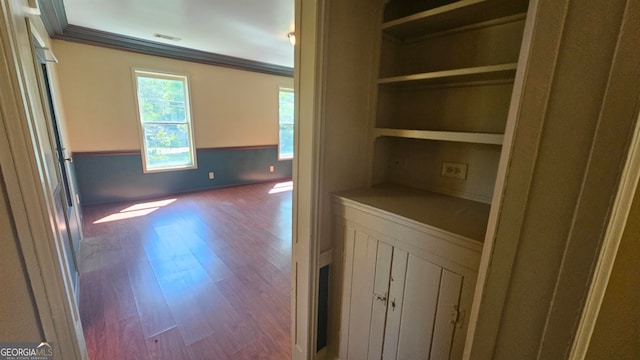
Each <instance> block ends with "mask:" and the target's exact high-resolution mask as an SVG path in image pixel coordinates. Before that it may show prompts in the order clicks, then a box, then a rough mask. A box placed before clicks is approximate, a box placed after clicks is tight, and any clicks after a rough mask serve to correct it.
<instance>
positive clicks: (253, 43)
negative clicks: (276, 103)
mask: <svg viewBox="0 0 640 360" xmlns="http://www.w3.org/2000/svg"><path fill="white" fill-rule="evenodd" d="M64 7H65V12H66V15H67V21H68V22H69V24H71V25H77V26H82V27H87V28H91V29H96V30H102V31H107V32H111V33H117V34H121V35H126V36H130V37H135V38H141V39H146V40H151V41H155V42H161V43H166V44H171V45H176V46H181V47H186V48H191V49H196V50H202V51H206V52H211V53H216V54H222V55H228V56H234V57H239V58H243V59H249V60H255V61H260V62H264V63H268V64H274V65H280V66H287V67H293V46H292V45H291V44H290V43H289V39H288V38H287V34H288V33H289V32H291V31H293V26H294V25H293V24H294V23H293V21H294V0H64ZM155 33H160V34H164V35H170V36H173V37H178V38H181V40H179V41H171V40H166V39H161V38H157V37H154V36H153V35H154V34H155Z"/></svg>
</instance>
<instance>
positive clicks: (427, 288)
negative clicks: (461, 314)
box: [384, 252, 462, 360]
mask: <svg viewBox="0 0 640 360" xmlns="http://www.w3.org/2000/svg"><path fill="white" fill-rule="evenodd" d="M398 254H399V255H400V252H398ZM395 261H396V257H395V256H394V266H395V265H396V264H395ZM398 264H399V266H400V267H402V265H403V264H402V261H398ZM394 269H395V267H394ZM392 273H393V270H392ZM392 277H394V275H392ZM392 284H393V282H392ZM461 286H462V277H461V276H459V275H457V274H454V273H452V272H449V271H447V270H444V269H442V268H441V267H439V266H437V265H434V264H432V263H430V262H428V261H425V260H423V259H421V258H418V257H416V256H414V255H412V254H408V255H407V260H406V275H405V279H404V294H403V296H402V305H401V307H399V305H398V304H397V303H396V304H395V306H394V303H393V299H394V297H395V296H397V294H395V293H394V291H391V292H390V299H391V300H390V301H391V302H390V305H389V313H388V324H391V323H392V322H396V321H397V320H396V319H395V318H397V317H398V316H400V321H399V326H398V331H397V335H394V334H393V329H389V330H390V333H387V336H389V340H388V341H387V342H385V346H387V344H388V346H389V348H390V349H389V350H390V352H392V350H394V349H393V348H394V347H396V348H397V349H396V351H395V356H394V355H393V354H389V356H385V357H384V359H385V360H386V359H437V360H440V359H448V358H449V354H450V352H451V344H452V339H453V334H454V331H455V321H456V320H457V317H456V315H457V311H458V302H459V299H460V290H461ZM394 307H395V309H394ZM398 313H399V314H398ZM391 336H397V342H395V344H394V341H393V340H392V338H391ZM385 354H387V352H386V351H385Z"/></svg>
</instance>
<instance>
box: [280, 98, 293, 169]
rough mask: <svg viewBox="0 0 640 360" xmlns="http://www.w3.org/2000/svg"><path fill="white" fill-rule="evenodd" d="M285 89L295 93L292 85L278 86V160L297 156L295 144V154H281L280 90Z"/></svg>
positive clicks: (291, 158)
mask: <svg viewBox="0 0 640 360" xmlns="http://www.w3.org/2000/svg"><path fill="white" fill-rule="evenodd" d="M283 91H285V92H290V93H293V94H295V93H294V91H293V88H292V87H289V86H278V97H277V101H278V117H277V125H278V161H284V160H293V157H294V156H295V145H294V153H293V154H291V155H281V154H280V92H283ZM294 96H295V95H294ZM294 103H295V101H294ZM294 106H295V105H294ZM294 112H295V110H294ZM293 125H294V126H295V120H294V124H293Z"/></svg>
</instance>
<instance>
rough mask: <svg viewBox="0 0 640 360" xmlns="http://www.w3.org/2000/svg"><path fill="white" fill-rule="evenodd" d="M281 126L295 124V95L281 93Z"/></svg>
mask: <svg viewBox="0 0 640 360" xmlns="http://www.w3.org/2000/svg"><path fill="white" fill-rule="evenodd" d="M280 124H281V125H282V124H293V93H292V92H290V91H280Z"/></svg>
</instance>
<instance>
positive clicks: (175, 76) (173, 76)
mask: <svg viewBox="0 0 640 360" xmlns="http://www.w3.org/2000/svg"><path fill="white" fill-rule="evenodd" d="M131 73H132V76H133V88H134V97H135V101H136V115H137V117H138V133H139V136H140V146H141V148H140V153H141V156H142V171H143V172H144V173H145V174H149V173H158V172H166V171H179V170H191V169H197V168H198V160H197V156H196V146H195V142H196V141H195V137H194V135H193V134H194V130H193V127H194V125H193V118H192V116H191V91H190V88H189V76H188V75H187V74H179V73H171V72H166V71H155V70H146V69H140V68H132V69H131ZM139 75H143V76H147V77H153V78H157V79H166V80H180V81H182V82H183V83H184V92H185V94H184V96H185V117H186V119H187V122H186V124H187V128H188V132H189V151H190V152H191V160H192V164H190V165H177V166H164V167H159V168H149V167H147V148H146V147H147V146H146V142H145V139H144V125H143V123H142V113H141V109H140V100H139V97H138V76H139ZM168 124H171V123H168ZM180 124H182V123H180Z"/></svg>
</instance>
